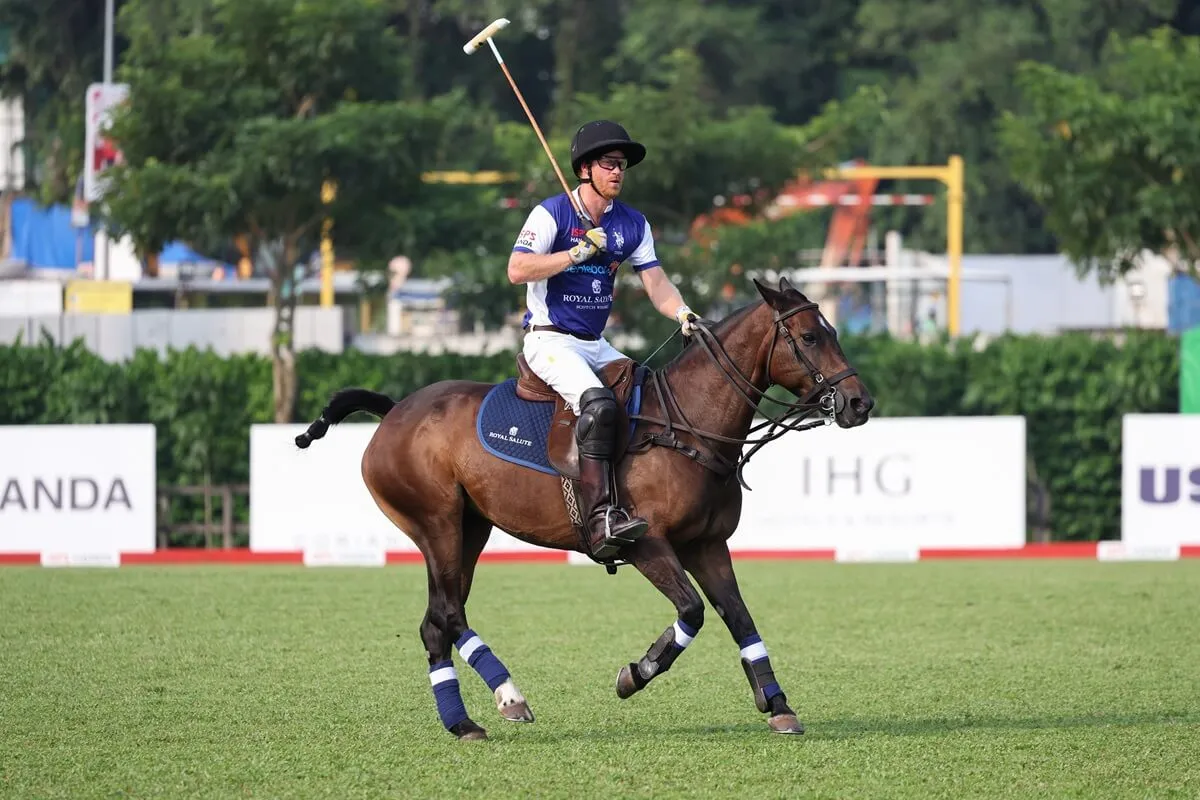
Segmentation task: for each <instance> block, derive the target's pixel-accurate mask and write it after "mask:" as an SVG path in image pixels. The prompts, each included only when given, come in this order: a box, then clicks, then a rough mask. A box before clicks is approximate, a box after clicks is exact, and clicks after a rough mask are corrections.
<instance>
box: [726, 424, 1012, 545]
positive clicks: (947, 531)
mask: <svg viewBox="0 0 1200 800" xmlns="http://www.w3.org/2000/svg"><path fill="white" fill-rule="evenodd" d="M744 475H745V478H746V482H747V483H748V484H749V486H750V488H751V489H752V491H750V492H744V493H743V499H742V516H741V522H740V524H739V526H738V530H737V532H736V533H735V534H734V535H733V538H732V539H731V540H730V548H731V549H732V550H733V551H734V552H737V551H747V550H767V551H771V550H775V551H780V550H826V549H833V550H835V551H839V558H840V559H841V560H848V561H852V560H857V556H856V555H855V554H856V553H858V554H862V553H876V554H884V556H885V557H886V558H888V559H889V560H899V561H904V560H911V557H912V554H913V551H915V550H917V549H919V548H1008V547H1021V546H1023V545H1024V544H1025V418H1024V417H1019V416H1005V417H927V418H926V417H922V418H915V417H914V418H894V417H892V418H889V417H882V418H876V419H872V420H871V421H869V422H868V423H867V424H866V425H862V426H860V427H858V428H851V429H849V430H843V429H841V428H838V427H836V426H833V425H831V426H825V427H820V428H814V429H812V430H808V431H804V432H798V433H788V434H787V435H785V436H784V437H783V438H781V439H779V440H778V441H775V442H772V443H771V444H768V445H767V446H766V447H764V448H763V449H762V450H760V451H759V452H758V453H756V454H755V456H754V457H753V458H752V459H751V461H750V463H749V464H748V465H747V466H746V470H745V472H744ZM842 553H844V554H845V557H844V558H843V557H842V556H841V554H842ZM867 560H875V559H867Z"/></svg>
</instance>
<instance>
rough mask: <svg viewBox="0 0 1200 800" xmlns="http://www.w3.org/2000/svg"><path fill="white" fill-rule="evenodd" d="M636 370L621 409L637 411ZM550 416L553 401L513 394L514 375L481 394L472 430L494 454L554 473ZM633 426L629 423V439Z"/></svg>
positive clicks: (639, 405) (638, 386)
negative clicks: (548, 449) (549, 444)
mask: <svg viewBox="0 0 1200 800" xmlns="http://www.w3.org/2000/svg"><path fill="white" fill-rule="evenodd" d="M639 373H641V370H635V371H634V380H635V381H636V385H635V386H634V387H633V391H631V392H630V393H629V400H628V401H627V402H626V403H625V410H626V411H627V412H628V413H630V414H637V413H638V412H639V411H640V410H641V408H642V384H641V381H640V379H641V377H642V376H641V375H640V374H639ZM552 416H554V403H551V402H544V403H534V402H530V401H529V400H522V399H521V398H520V397H517V379H516V378H509V379H508V380H506V381H505V382H504V383H500V384H497V385H496V386H494V387H493V388H492V389H491V390H490V391H489V392H488V393H487V396H486V397H484V398H483V404H482V405H481V406H480V407H479V415H478V416H477V417H476V418H475V433H476V435H478V436H479V443H480V444H482V445H483V449H484V450H487V451H488V452H489V453H491V454H492V455H494V456H496V457H497V458H502V459H504V460H505V461H511V462H512V463H514V464H520V465H521V466H523V467H529V468H530V469H536V470H537V471H538V472H545V473H547V474H548V475H557V474H558V470H556V469H555V468H554V467H552V466H550V459H549V458H547V457H546V440H547V439H548V438H549V436H550V418H551V417H552ZM635 427H636V426H634V425H630V426H629V436H630V438H631V439H632V438H633V430H634V428H635Z"/></svg>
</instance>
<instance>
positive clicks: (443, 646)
mask: <svg viewBox="0 0 1200 800" xmlns="http://www.w3.org/2000/svg"><path fill="white" fill-rule="evenodd" d="M754 284H755V287H756V288H757V289H758V293H759V294H760V295H761V300H755V301H754V302H753V303H750V304H749V305H747V306H745V307H743V308H740V309H738V310H736V311H734V312H733V313H731V314H730V315H729V316H727V317H726V318H724V319H723V320H721V321H720V322H718V323H715V324H710V323H709V322H707V321H701V323H700V325H699V330H698V331H696V332H695V333H693V334H692V336H691V339H692V341H691V342H689V344H688V345H687V346H686V347H684V348H683V349H682V350H681V352H680V353H679V355H677V356H676V357H674V358H673V359H672V360H671V361H670V362H669V363H667V364H666V365H664V366H663V367H662V368H660V369H658V370H653V371H648V377H647V378H646V379H645V387H644V391H643V393H642V395H641V396H642V400H643V402H642V404H641V408H640V412H639V413H634V414H631V415H630V422H631V423H633V424H635V427H634V429H633V430H634V431H636V432H637V433H638V434H639V435H640V439H638V440H637V441H636V442H634V443H633V444H631V445H630V446H629V447H628V451H627V452H626V454H625V455H624V457H623V458H621V459H620V461H618V462H617V464H616V465H615V472H616V482H617V488H618V491H619V492H621V493H622V496H623V498H624V501H625V504H626V506H627V507H628V508H629V510H630V512H631V513H636V514H639V515H641V516H642V517H644V518H645V519H646V520H647V521H648V522H649V523H650V528H649V530H648V531H647V533H646V534H645V535H644V536H643V537H642V538H640V539H638V540H637V541H635V542H634V543H632V544H630V545H627V546H626V547H625V548H624V549H623V550H622V552H621V553H620V558H621V559H623V563H625V564H629V565H632V566H633V567H634V568H635V569H636V570H637V571H639V572H640V573H641V574H642V575H643V576H645V578H646V579H647V580H649V581H650V583H651V584H653V585H654V587H655V588H657V589H658V590H659V591H660V592H661V593H662V594H663V595H665V596H666V598H667V599H668V600H670V601H671V603H672V604H673V605H674V606H675V611H676V620H675V621H674V622H673V623H672V624H671V625H670V626H668V627H667V629H666V630H665V631H664V632H663V633H662V635H660V636H659V637H658V639H657V640H656V641H655V642H654V643H653V644H652V645H651V646H650V648H649V649H648V650H647V651H646V654H645V655H644V656H642V658H641V659H640V660H638V661H637V662H632V663H629V664H626V665H625V666H623V667H621V668H620V670H619V671H618V673H617V680H616V692H617V696H618V697H620V698H621V699H625V698H628V697H630V696H632V695H633V694H634V693H636V692H638V691H641V690H642V689H644V688H645V687H646V686H647V685H648V684H649V682H650V681H651V680H652V679H653V678H655V677H657V676H658V675H661V674H663V673H664V672H666V671H667V670H668V669H670V668H671V665H672V664H673V663H674V662H675V660H676V658H678V657H679V655H680V654H681V653H682V652H683V651H684V649H685V648H686V647H687V646H688V644H690V643H691V641H692V640H693V638H694V637H695V636H696V635H697V634H698V633H699V631H700V628H701V626H703V624H704V602H703V600H702V599H701V597H700V594H699V593H698V592H697V591H696V589H695V588H694V587H693V586H692V584H691V582H690V581H689V580H688V577H687V574H685V573H690V574H691V576H692V577H693V578H694V579H695V580H696V582H697V583H698V584H699V586H700V589H701V591H703V593H704V595H705V596H706V597H707V598H708V601H709V604H710V605H711V606H712V608H713V610H715V611H716V613H717V615H718V616H719V617H720V618H721V619H722V620H723V621H724V622H725V625H726V627H727V628H728V629H729V633H730V634H731V635H732V637H733V639H734V641H735V642H736V643H737V646H738V647H739V648H740V656H741V664H742V667H743V669H744V671H745V674H746V678H747V680H748V681H749V683H750V688H751V692H752V695H753V700H754V703H755V707H756V708H757V709H758V710H759V711H760V712H762V713H764V714H768V715H769V717H768V719H767V722H768V727H769V728H770V730H771V731H774V732H776V733H785V734H802V733H803V732H804V725H803V724H802V723H801V722H800V721H799V720H798V719H797V717H796V713H795V712H794V711H793V710H792V709H791V707H789V705H788V702H787V696H786V695H785V694H784V692H783V690H782V689H781V688H780V684H779V681H778V679H777V678H776V676H775V674H774V672H773V670H772V668H771V661H770V658H769V657H768V655H767V649H766V646H765V645H764V644H763V641H762V638H761V637H760V636H759V634H758V631H757V629H756V627H755V624H754V621H753V619H752V618H751V615H750V612H749V610H747V608H746V604H745V603H744V602H743V600H742V597H741V593H740V591H739V589H738V583H737V579H736V577H735V576H734V571H733V564H732V560H731V558H730V553H729V546H728V544H727V540H728V539H729V537H730V536H732V535H733V533H734V531H735V530H736V528H737V525H738V519H739V517H740V514H741V507H742V487H743V486H744V482H743V481H742V480H741V469H740V468H741V466H742V465H743V464H744V463H745V460H746V459H747V458H748V457H749V456H750V455H752V454H753V452H754V450H756V449H757V448H758V447H761V446H762V445H763V444H765V443H767V442H768V441H772V440H774V439H776V438H778V437H779V436H781V435H783V433H785V432H787V431H788V430H800V429H803V428H806V427H812V426H814V425H821V424H831V423H833V422H836V423H837V424H838V425H839V426H840V427H842V428H851V427H855V426H858V425H862V424H864V423H865V422H867V420H868V417H869V414H870V412H871V409H872V407H873V405H874V401H873V400H872V399H871V396H870V394H869V393H868V392H867V389H866V387H865V386H864V385H863V383H862V381H861V380H860V379H859V378H858V377H857V372H856V370H854V369H853V368H852V367H851V366H850V365H849V364H848V363H847V361H846V357H845V355H844V354H843V352H842V349H841V346H840V344H839V343H838V339H837V333H836V331H835V330H834V329H833V327H832V326H831V325H830V324H829V323H828V321H827V320H826V319H825V318H824V316H823V315H822V314H821V312H820V309H819V307H818V305H817V304H816V303H813V302H811V301H809V300H808V298H807V297H805V296H804V295H803V294H802V293H801V292H799V291H798V290H796V289H795V288H794V287H792V286H791V285H790V284H789V283H788V282H787V280H786V278H784V279H781V280H780V282H779V285H778V288H773V287H771V286H768V285H766V284H763V283H761V282H759V281H758V280H757V279H756V280H755V281H754ZM772 385H779V386H782V387H784V388H786V389H788V390H790V391H791V392H792V393H793V394H795V395H796V396H797V397H799V398H800V400H799V402H796V403H785V402H783V401H779V400H776V399H774V398H772V397H768V396H767V395H766V390H767V389H768V387H770V386H772ZM495 386H496V385H495V384H488V383H482V382H474V381H463V380H446V381H440V382H438V383H434V384H430V385H427V386H424V387H422V388H420V389H418V390H417V391H415V392H413V393H412V394H410V395H408V396H407V397H405V398H404V399H403V400H400V401H398V402H397V401H394V400H392V399H391V398H389V397H387V396H385V395H382V394H379V393H376V392H371V391H368V390H365V389H354V388H352V389H343V390H341V391H339V392H337V393H336V394H335V395H334V396H333V397H332V398H331V399H330V401H329V404H328V405H327V406H326V407H325V409H324V410H323V411H322V412H321V415H320V416H319V417H318V418H317V419H316V420H315V421H314V422H313V423H312V424H311V425H310V426H309V428H308V430H307V432H305V433H302V434H301V435H300V436H298V437H297V438H296V444H297V446H298V447H302V448H303V447H308V446H309V445H310V444H311V443H312V441H313V440H314V439H319V438H321V437H322V436H324V435H325V433H326V431H327V430H328V428H329V426H330V425H333V424H336V423H338V422H340V421H342V420H343V419H345V418H346V417H347V416H349V415H350V414H351V413H354V412H358V411H366V412H370V413H372V414H374V415H376V416H378V417H380V418H381V422H380V424H379V426H378V428H377V430H376V431H375V433H374V435H373V437H372V439H371V441H370V443H369V444H368V446H367V448H366V450H365V451H364V453H363V457H362V476H363V480H364V481H365V482H366V485H367V488H368V489H369V490H370V493H371V496H372V497H373V498H374V500H375V502H376V504H377V505H378V506H379V508H380V510H381V511H382V512H383V513H384V514H385V515H386V516H387V517H388V519H390V520H391V521H392V522H393V523H394V524H395V525H396V526H397V527H399V528H400V529H401V530H402V531H404V533H405V534H406V535H407V536H409V538H411V539H412V541H413V542H414V543H415V544H416V546H417V548H418V549H419V550H420V551H421V553H422V554H423V555H424V559H425V565H426V571H427V574H428V585H429V587H428V588H429V600H428V606H427V608H426V612H425V616H424V619H423V620H422V622H421V625H420V637H421V641H422V643H423V644H424V646H425V650H426V653H427V655H428V659H429V679H430V683H431V686H432V691H433V695H434V699H435V702H436V706H437V711H438V715H439V717H440V719H441V722H442V725H443V727H445V729H446V730H448V731H449V732H450V733H451V734H453V735H455V736H457V737H458V738H459V739H486V738H487V734H486V731H485V730H484V729H483V728H482V727H480V726H479V725H478V724H477V723H476V722H475V721H474V720H472V719H471V717H470V716H469V714H468V713H467V711H466V708H465V707H464V704H463V701H462V697H461V693H460V691H459V682H458V673H457V671H456V669H455V667H454V662H453V660H452V658H451V647H455V648H457V649H458V652H459V656H460V658H462V660H463V661H465V662H466V663H467V664H469V665H470V666H471V667H472V668H473V669H474V670H475V671H476V672H477V673H478V674H479V676H480V677H481V678H482V679H483V680H484V681H485V682H486V683H487V685H488V687H489V688H490V689H491V690H492V692H493V695H494V698H495V701H496V706H497V709H498V710H499V712H500V715H501V717H502V718H504V719H507V720H512V721H520V722H532V721H533V719H534V717H533V713H532V711H531V710H530V707H529V703H528V701H527V700H526V699H525V697H524V696H523V695H522V694H521V692H520V690H519V689H518V688H517V686H516V683H515V682H514V680H513V678H512V676H511V674H510V673H509V671H508V669H507V668H506V667H505V666H504V664H503V662H501V661H500V659H499V658H498V657H497V656H496V654H495V653H494V652H493V651H492V650H491V648H490V647H489V646H488V645H487V644H485V643H484V641H483V639H482V637H481V636H480V635H479V634H478V633H476V632H475V631H474V630H472V629H471V627H470V626H469V624H468V622H467V616H466V611H465V606H466V603H467V597H468V595H469V594H470V591H471V580H472V577H473V575H474V572H475V566H476V563H477V562H478V560H479V557H480V554H481V552H482V551H483V549H484V545H485V544H486V543H487V541H488V537H489V536H490V535H491V531H492V528H493V527H498V528H500V529H501V530H503V531H506V532H508V533H509V534H511V535H513V536H515V537H517V538H518V539H521V540H523V541H526V542H531V543H533V544H535V545H539V546H541V547H547V548H555V549H560V550H575V551H583V552H586V550H583V548H584V547H585V545H584V544H583V542H582V541H581V539H580V537H579V536H578V535H577V534H578V532H579V531H578V529H577V528H573V523H572V521H571V519H570V518H569V516H568V511H567V505H568V503H565V502H564V498H565V496H566V495H565V493H564V491H563V488H564V486H565V482H564V480H563V479H562V478H560V477H556V476H554V475H549V474H544V473H543V472H538V471H534V470H531V469H527V468H526V467H523V466H519V465H517V464H513V463H510V462H508V461H505V460H502V459H500V458H497V457H496V456H495V455H493V454H492V453H489V452H488V451H487V450H486V449H485V448H484V447H483V446H482V445H481V442H480V440H479V439H478V438H477V436H476V415H477V414H478V413H479V411H480V407H481V404H482V402H483V400H484V398H485V396H487V395H488V393H489V391H491V390H492V389H493V388H495ZM766 402H770V403H775V404H777V405H779V406H782V407H783V408H784V409H785V412H784V413H782V414H781V415H780V416H778V417H775V416H772V415H771V414H769V413H767V412H766V411H764V410H763V409H762V408H760V406H761V405H764V404H765V403H766ZM559 407H560V408H561V405H560V406H559ZM756 413H758V414H761V415H762V416H764V417H766V419H767V421H765V422H760V423H758V424H757V425H755V426H753V427H752V423H753V422H754V417H755V414H756ZM812 414H817V415H818V418H817V419H810V420H808V421H807V422H803V423H802V422H801V420H803V419H804V418H805V417H806V416H809V415H812ZM764 426H770V429H769V430H768V431H767V433H766V434H764V435H763V436H762V437H761V438H760V439H758V440H751V439H749V438H748V436H749V435H750V434H751V433H753V432H754V431H757V430H761V429H762V428H763V427H764ZM746 445H752V447H751V449H750V451H749V452H747V453H743V448H744V447H745V446H746ZM735 477H736V478H737V479H736V480H735V479H734V478H735ZM635 509H636V510H635ZM589 555H590V554H589ZM606 566H609V567H610V572H611V571H614V570H615V566H613V565H611V564H607V565H606Z"/></svg>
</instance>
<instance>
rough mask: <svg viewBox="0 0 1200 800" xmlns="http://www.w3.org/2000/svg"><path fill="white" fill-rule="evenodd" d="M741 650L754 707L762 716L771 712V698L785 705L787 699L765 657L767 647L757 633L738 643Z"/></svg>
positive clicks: (743, 666)
mask: <svg viewBox="0 0 1200 800" xmlns="http://www.w3.org/2000/svg"><path fill="white" fill-rule="evenodd" d="M738 646H739V647H741V648H742V653H741V655H742V669H744V670H745V671H746V679H747V680H748V681H750V688H751V689H752V690H753V691H754V707H755V708H757V709H758V710H759V711H761V712H763V713H764V714H765V713H766V712H768V711H770V710H771V705H770V702H771V698H773V697H775V696H780V698H781V701H782V702H784V703H786V702H787V697H786V696H784V694H783V690H782V689H780V688H779V682H778V681H776V680H775V671H774V670H772V669H771V659H770V658H768V657H767V646H766V645H765V644H763V641H762V637H760V636H759V635H758V634H757V633H754V634H751V635H749V636H747V637H746V638H745V639H743V640H742V641H740V642H738Z"/></svg>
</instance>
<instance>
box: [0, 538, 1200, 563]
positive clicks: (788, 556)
mask: <svg viewBox="0 0 1200 800" xmlns="http://www.w3.org/2000/svg"><path fill="white" fill-rule="evenodd" d="M1096 550H1097V544H1096V542H1048V543H1045V544H1029V545H1025V546H1024V547H1008V548H955V547H945V548H942V547H936V548H926V549H923V550H921V551H920V560H921V561H937V560H949V559H996V560H1000V559H1039V558H1073V559H1079V558H1088V559H1094V558H1096ZM732 555H733V558H734V560H736V561H833V560H834V558H835V557H836V551H835V550H829V549H821V550H734V551H733V553H732ZM1179 557H1180V558H1200V545H1184V546H1182V547H1180V548H1179ZM568 558H569V556H568V554H567V552H566V551H564V550H551V549H546V550H530V551H521V552H508V553H484V554H483V555H482V556H481V557H480V561H483V562H490V563H513V564H515V563H523V564H528V563H554V564H565V563H567V561H568ZM424 560H425V559H424V556H422V555H421V554H420V553H418V552H412V551H394V552H389V553H387V563H388V564H421V563H424ZM121 563H122V564H123V565H125V564H130V565H133V564H303V563H304V554H303V553H301V552H299V551H295V552H271V553H260V552H254V551H252V550H250V549H249V548H245V547H241V548H233V549H229V550H224V549H215V548H214V549H211V550H210V549H205V548H185V547H179V548H168V549H165V550H157V551H155V552H153V553H122V554H121ZM22 564H24V565H38V564H41V555H40V554H38V553H0V565H22Z"/></svg>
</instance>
